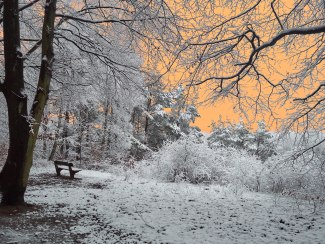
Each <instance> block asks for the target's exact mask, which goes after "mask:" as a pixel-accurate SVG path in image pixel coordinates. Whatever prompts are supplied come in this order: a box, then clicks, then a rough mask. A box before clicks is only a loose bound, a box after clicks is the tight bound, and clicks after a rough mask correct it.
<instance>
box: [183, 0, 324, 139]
mask: <svg viewBox="0 0 325 244" xmlns="http://www.w3.org/2000/svg"><path fill="white" fill-rule="evenodd" d="M324 4H325V3H324V1H319V0H294V1H284V0H256V1H246V0H244V1H221V0H220V1H214V2H212V1H205V2H204V3H203V2H200V5H195V4H193V6H196V10H195V11H194V12H195V13H196V14H195V17H196V18H194V19H193V22H194V24H193V23H191V24H192V25H191V26H194V27H193V28H190V27H191V26H189V25H187V26H188V27H189V34H188V36H189V38H188V39H187V41H186V42H185V43H184V46H183V49H182V51H181V54H180V55H181V56H183V57H184V58H183V61H182V65H183V66H182V67H183V69H184V70H185V71H186V74H187V75H186V77H185V80H186V81H187V84H188V85H190V86H196V85H201V86H203V87H204V89H206V90H207V91H208V97H209V99H210V101H211V100H212V101H215V100H216V99H220V98H225V97H227V98H229V97H233V98H234V101H236V103H237V107H238V108H239V109H241V111H243V112H244V113H247V111H252V112H255V114H256V113H263V112H268V113H270V114H271V118H272V119H275V120H276V121H279V122H281V124H282V125H284V129H285V131H292V130H294V131H298V132H305V133H306V132H307V131H309V132H310V131H324V129H325V117H324V102H325V98H324V97H325V85H324V72H325V70H324V50H325V45H324V41H325V40H324V37H325V5H324ZM191 29H192V32H191ZM189 57H192V58H191V59H189ZM178 63H179V62H178ZM283 114H286V117H285V121H284V122H283V121H282V120H280V118H282V117H283ZM322 142H324V139H319V140H318V141H317V142H315V145H318V144H319V143H322Z"/></svg>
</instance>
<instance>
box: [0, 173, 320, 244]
mask: <svg viewBox="0 0 325 244" xmlns="http://www.w3.org/2000/svg"><path fill="white" fill-rule="evenodd" d="M49 172H50V174H49ZM76 176H77V179H75V180H69V179H66V178H58V177H56V176H54V167H53V168H52V167H50V168H44V169H36V170H35V169H34V170H33V173H32V176H31V186H30V187H29V189H28V191H27V193H26V199H27V200H28V201H29V202H30V203H32V204H36V205H41V206H46V207H45V208H44V209H43V210H44V214H45V215H46V216H47V218H49V219H51V218H55V221H54V223H55V225H58V226H59V225H64V224H67V223H68V220H69V219H74V221H70V222H69V227H68V229H66V233H69V235H66V239H65V241H66V242H68V243H69V241H70V242H71V240H72V239H69V238H70V237H69V236H70V235H71V236H74V238H77V240H78V243H79V242H80V243H193V244H194V243H195V244H196V243H289V242H293V243H322V242H323V241H324V239H325V231H324V228H325V219H324V217H325V215H324V213H325V211H324V209H323V208H322V207H321V206H318V207H317V212H316V213H314V212H313V211H314V208H313V206H312V205H310V204H309V203H308V202H304V201H302V200H299V201H298V200H295V199H291V198H287V197H283V196H274V195H268V194H260V193H253V192H244V191H243V190H241V189H239V188H233V189H232V188H224V187H221V186H218V185H212V186H211V185H210V186H206V185H191V184H188V183H177V184H175V183H162V182H157V181H155V180H148V179H143V178H139V177H135V176H132V177H129V178H128V180H125V179H126V177H124V176H116V175H113V174H110V173H104V172H98V171H90V170H83V171H81V172H79V173H78V174H77V175H76ZM26 215H27V216H29V217H30V215H31V214H30V213H29V215H28V214H26ZM58 216H61V217H60V218H59V217H58ZM62 216H63V218H62ZM2 228H3V227H2V226H1V225H0V233H2V232H3V233H4V231H3V229H2ZM45 231H47V230H46V228H45V225H44V226H37V228H36V229H35V230H33V234H34V235H35V233H38V235H41V236H42V235H43V234H42V233H44V232H45ZM16 232H17V230H15V233H16ZM8 233H9V234H10V235H11V236H12V235H13V234H14V233H13V232H12V231H11V232H8ZM16 234H17V238H18V237H19V236H18V234H19V232H17V233H16ZM24 238H26V237H24ZM71 238H72V237H71ZM78 238H79V239H78ZM0 239H1V235H0ZM16 240H17V239H16ZM73 240H74V241H76V239H73Z"/></svg>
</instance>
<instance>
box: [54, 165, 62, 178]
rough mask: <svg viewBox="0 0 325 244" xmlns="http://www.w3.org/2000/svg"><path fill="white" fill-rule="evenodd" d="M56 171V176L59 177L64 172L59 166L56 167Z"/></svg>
mask: <svg viewBox="0 0 325 244" xmlns="http://www.w3.org/2000/svg"><path fill="white" fill-rule="evenodd" d="M55 171H56V175H57V176H60V175H61V171H62V169H61V168H59V167H58V166H55Z"/></svg>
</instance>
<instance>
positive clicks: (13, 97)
mask: <svg viewBox="0 0 325 244" xmlns="http://www.w3.org/2000/svg"><path fill="white" fill-rule="evenodd" d="M17 13H18V0H12V1H4V11H3V32H4V55H5V82H4V84H3V87H2V92H3V94H4V96H5V98H6V102H7V108H8V119H9V138H10V139H9V151H8V155H7V160H6V163H5V165H4V167H3V169H2V171H1V173H0V190H1V192H2V203H3V204H23V203H24V192H25V189H26V184H25V183H24V182H25V178H24V172H25V167H24V163H25V152H26V151H27V139H28V136H29V124H28V122H27V118H28V116H27V96H26V95H25V94H24V75H23V74H24V72H23V59H22V53H21V51H20V27H19V15H18V14H17Z"/></svg>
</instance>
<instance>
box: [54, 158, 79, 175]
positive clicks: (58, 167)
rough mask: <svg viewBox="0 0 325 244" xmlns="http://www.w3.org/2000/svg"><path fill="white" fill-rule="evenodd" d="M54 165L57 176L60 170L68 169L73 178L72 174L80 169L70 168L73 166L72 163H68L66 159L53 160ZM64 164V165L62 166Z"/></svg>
mask: <svg viewBox="0 0 325 244" xmlns="http://www.w3.org/2000/svg"><path fill="white" fill-rule="evenodd" d="M54 165H55V170H56V174H57V176H60V175H61V171H62V170H69V172H70V178H71V179H74V175H75V174H76V173H78V172H79V171H81V169H72V167H73V163H68V162H66V161H58V160H56V161H54ZM62 166H65V167H62Z"/></svg>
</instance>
